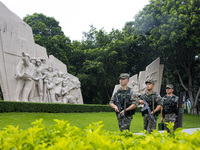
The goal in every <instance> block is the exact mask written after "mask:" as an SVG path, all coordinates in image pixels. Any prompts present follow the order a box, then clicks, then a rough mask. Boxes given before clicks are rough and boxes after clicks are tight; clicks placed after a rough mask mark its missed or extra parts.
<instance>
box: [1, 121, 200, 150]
mask: <svg viewBox="0 0 200 150" xmlns="http://www.w3.org/2000/svg"><path fill="white" fill-rule="evenodd" d="M54 121H55V122H56V124H55V125H53V126H51V127H49V128H48V127H46V126H45V125H44V124H43V123H42V119H40V120H36V121H35V122H33V123H32V124H33V125H34V126H33V127H31V128H29V129H28V130H18V127H13V126H7V127H6V128H5V129H4V130H2V131H0V149H2V150H3V149H27V150H28V149H49V150H51V149H199V148H200V136H199V135H200V131H199V130H198V131H195V132H194V133H193V134H192V135H189V134H186V133H182V132H181V131H175V133H174V136H173V137H172V136H171V135H170V134H169V133H167V132H165V133H162V134H161V133H159V132H157V131H154V132H153V133H152V134H148V133H144V135H138V134H133V133H131V132H128V131H123V132H120V131H118V132H109V131H105V130H103V129H102V127H103V124H102V122H101V121H100V122H96V123H92V124H89V125H88V127H86V128H85V129H84V130H81V129H79V128H77V127H76V126H71V125H70V123H69V122H68V121H64V120H57V119H54Z"/></svg>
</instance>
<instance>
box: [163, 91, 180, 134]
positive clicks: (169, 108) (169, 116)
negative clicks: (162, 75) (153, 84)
mask: <svg viewBox="0 0 200 150" xmlns="http://www.w3.org/2000/svg"><path fill="white" fill-rule="evenodd" d="M177 105H178V96H176V95H174V94H173V95H172V96H167V95H165V96H164V97H163V114H164V117H163V119H164V120H165V122H167V123H169V122H172V123H175V122H176V120H177ZM164 129H165V130H167V131H168V132H169V130H168V128H167V127H166V124H165V125H164ZM174 129H175V128H174Z"/></svg>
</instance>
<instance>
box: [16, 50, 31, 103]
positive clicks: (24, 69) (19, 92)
mask: <svg viewBox="0 0 200 150" xmlns="http://www.w3.org/2000/svg"><path fill="white" fill-rule="evenodd" d="M33 74H34V66H33V64H32V63H31V62H30V56H29V55H28V54H25V53H22V61H20V62H19V64H18V65H17V68H16V79H17V87H16V91H15V97H16V101H20V99H22V101H24V102H28V98H29V94H30V92H31V89H32V86H33V82H34V81H33V79H32V77H33ZM20 96H21V98H20Z"/></svg>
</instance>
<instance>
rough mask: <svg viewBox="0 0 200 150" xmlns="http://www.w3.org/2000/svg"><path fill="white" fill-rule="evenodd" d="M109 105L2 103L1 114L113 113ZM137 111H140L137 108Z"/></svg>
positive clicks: (0, 104)
mask: <svg viewBox="0 0 200 150" xmlns="http://www.w3.org/2000/svg"><path fill="white" fill-rule="evenodd" d="M113 111H114V110H113V109H112V108H110V107H109V105H97V104H60V103H38V102H13V101H0V112H1V113H2V112H47V113H74V112H78V113H82V112H113ZM136 111H140V108H137V110H136Z"/></svg>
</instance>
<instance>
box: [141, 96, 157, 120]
mask: <svg viewBox="0 0 200 150" xmlns="http://www.w3.org/2000/svg"><path fill="white" fill-rule="evenodd" d="M141 98H142V100H143V101H144V102H145V106H144V107H143V108H142V109H141V112H143V111H145V110H147V111H148V113H149V116H150V118H151V119H152V120H153V121H154V122H156V120H155V118H154V116H153V115H152V114H151V109H150V108H149V104H148V103H147V102H146V101H145V100H144V98H143V97H142V96H141Z"/></svg>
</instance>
